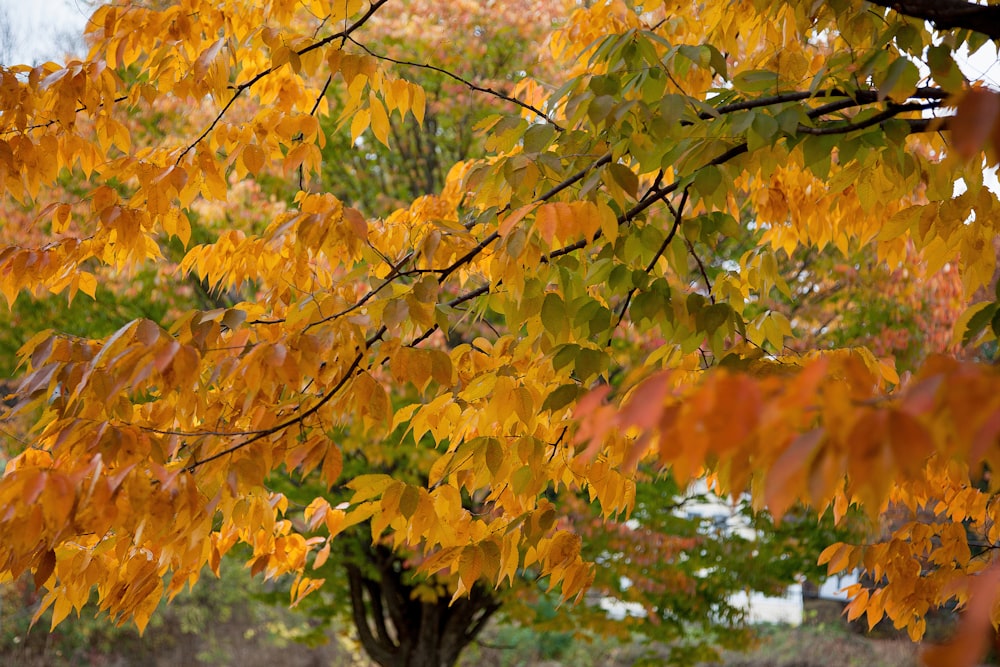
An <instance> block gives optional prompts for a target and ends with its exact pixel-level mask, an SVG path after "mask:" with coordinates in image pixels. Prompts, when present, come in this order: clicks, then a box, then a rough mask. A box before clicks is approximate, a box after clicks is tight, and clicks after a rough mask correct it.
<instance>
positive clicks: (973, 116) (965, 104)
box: [950, 88, 1000, 160]
mask: <svg viewBox="0 0 1000 667" xmlns="http://www.w3.org/2000/svg"><path fill="white" fill-rule="evenodd" d="M998 115H1000V94H997V93H994V92H993V91H991V90H986V89H985V88H974V89H972V90H970V91H968V92H967V93H966V94H965V96H964V97H962V100H961V101H960V102H959V103H958V109H957V111H956V112H955V119H954V121H952V123H951V125H950V127H951V140H952V143H953V144H954V146H955V150H956V151H957V152H958V154H959V155H960V156H961V157H962V159H964V160H968V159H969V158H971V157H973V156H974V155H976V154H977V153H979V151H981V150H982V148H983V145H984V144H986V140H987V138H989V136H990V135H991V134H992V133H993V128H994V126H995V125H996V121H997V116H998Z"/></svg>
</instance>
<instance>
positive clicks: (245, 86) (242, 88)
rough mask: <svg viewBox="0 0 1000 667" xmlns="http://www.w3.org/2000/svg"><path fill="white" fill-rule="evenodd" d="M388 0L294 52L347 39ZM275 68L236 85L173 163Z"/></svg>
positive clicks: (374, 5) (206, 134) (374, 3)
mask: <svg viewBox="0 0 1000 667" xmlns="http://www.w3.org/2000/svg"><path fill="white" fill-rule="evenodd" d="M388 1H389V0H374V2H372V3H371V6H370V7H369V8H368V11H367V12H365V13H364V15H363V16H362V17H361V18H359V19H358V20H357V21H355V22H354V23H353V24H351V25H350V26H348V27H347V28H345V29H344V30H342V31H340V32H336V33H333V34H332V35H329V36H327V37H324V38H323V39H321V40H319V41H318V42H316V43H314V44H310V45H309V46H307V47H305V48H303V49H301V50H299V51H295V53H296V54H297V55H299V56H302V55H305V54H306V53H309V52H310V51H313V50H315V49H318V48H321V47H323V46H326V45H327V44H329V43H330V42H333V41H335V40H337V39H349V38H350V36H351V33H352V32H354V31H355V30H357V29H358V28H360V27H361V26H363V25H364V24H365V23H367V22H368V19H370V18H371V17H372V16H373V15H374V14H375V12H376V11H378V9H379V7H381V6H382V5H384V4H385V3H387V2H388ZM279 67H280V65H279ZM276 69H277V68H276V67H268V68H267V69H265V70H262V71H260V72H258V73H257V74H256V75H254V76H253V77H252V78H251V79H250V80H249V81H245V82H243V83H241V84H239V85H238V86H236V89H235V90H234V91H233V96H232V97H231V98H229V101H228V102H226V104H225V106H223V107H222V109H221V110H220V111H219V113H218V114H217V115H216V116H215V118H213V119H212V122H211V123H209V125H208V127H207V128H205V131H204V132H202V133H201V135H200V136H199V137H198V138H197V139H195V140H194V142H193V143H191V145H190V146H188V147H187V148H185V149H184V150H183V151H181V154H180V155H179V156H177V161H176V162H175V163H174V164H180V162H181V159H183V157H184V156H185V155H187V154H188V153H189V152H191V151H192V150H194V147H195V146H197V145H198V144H199V143H201V141H202V140H203V139H204V138H205V137H207V136H208V135H209V134H211V132H212V130H214V129H215V126H216V125H218V123H219V121H220V120H222V117H223V116H225V115H226V112H227V111H229V108H230V107H231V106H233V103H235V102H236V100H237V99H238V98H239V97H240V95H242V94H243V93H244V92H246V91H247V90H249V89H250V88H251V87H252V86H253V85H254V84H256V83H257V82H258V81H260V80H261V79H263V78H264V77H265V76H268V75H269V74H271V73H273V72H274V71H275V70H276Z"/></svg>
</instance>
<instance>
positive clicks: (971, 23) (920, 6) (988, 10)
mask: <svg viewBox="0 0 1000 667" xmlns="http://www.w3.org/2000/svg"><path fill="white" fill-rule="evenodd" d="M869 2H871V3H872V4H873V5H878V6H879V7H886V8H887V9H891V10H893V11H895V12H897V13H899V14H902V15H903V16H909V17H912V18H915V19H923V20H925V21H930V22H931V23H933V24H934V27H935V28H937V29H938V30H952V29H955V28H963V29H966V30H972V31H974V32H979V33H982V34H984V35H987V36H988V37H989V38H990V39H994V40H997V39H1000V5H979V4H975V3H972V2H964V0H869Z"/></svg>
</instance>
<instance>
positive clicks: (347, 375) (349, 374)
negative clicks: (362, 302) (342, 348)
mask: <svg viewBox="0 0 1000 667" xmlns="http://www.w3.org/2000/svg"><path fill="white" fill-rule="evenodd" d="M384 330H385V327H382V329H381V330H380V331H381V332H384ZM380 337H381V336H380ZM364 356H365V353H364V351H361V352H358V354H357V356H355V357H354V361H352V362H351V365H350V366H349V367H348V368H347V370H346V371H345V372H344V376H343V377H342V378H340V381H339V382H337V384H336V385H334V386H333V388H332V389H331V390H330V391H328V392H326V394H324V395H323V396H322V397H321V398H320V399H319V401H317V402H316V404H315V405H313V406H312V407H311V408H309V409H308V410H306V411H305V412H303V413H302V414H300V415H298V416H297V417H294V418H292V419H289V420H286V421H283V422H281V423H280V424H277V425H275V426H272V427H271V428H269V429H266V430H263V431H260V432H258V433H256V434H255V435H253V436H251V437H249V438H247V439H246V440H244V441H243V442H238V443H236V444H235V445H233V446H231V447H227V448H226V449H224V450H222V451H221V452H216V453H215V454H212V455H210V456H208V457H206V458H204V459H202V460H201V461H196V462H195V463H192V464H191V465H189V466H188V467H187V471H188V472H194V470H195V468H197V467H199V466H202V465H204V464H206V463H210V462H211V461H215V460H216V459H221V458H222V457H224V456H228V455H229V454H232V453H233V452H236V451H238V450H240V449H243V448H244V447H246V446H248V445H250V444H253V443H255V442H257V441H258V440H262V439H264V438H266V437H268V436H269V435H273V434H274V433H277V432H279V431H281V430H283V429H286V428H288V427H289V426H293V425H295V424H301V423H302V422H303V421H305V420H306V419H307V418H308V417H310V416H312V415H314V414H316V413H317V412H318V411H319V409H320V408H321V407H323V406H324V405H326V404H327V403H329V402H330V401H331V400H332V399H333V397H334V396H336V395H337V394H338V393H339V392H340V390H341V389H343V388H344V386H345V385H346V384H347V381H348V380H350V379H351V378H353V377H354V374H355V372H356V371H357V370H358V366H360V365H361V360H362V359H363V358H364Z"/></svg>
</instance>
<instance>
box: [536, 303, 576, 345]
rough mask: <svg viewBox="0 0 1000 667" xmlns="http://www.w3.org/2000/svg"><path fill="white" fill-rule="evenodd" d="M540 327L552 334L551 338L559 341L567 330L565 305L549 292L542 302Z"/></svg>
mask: <svg viewBox="0 0 1000 667" xmlns="http://www.w3.org/2000/svg"><path fill="white" fill-rule="evenodd" d="M541 317H542V326H544V327H545V330H546V331H548V332H549V333H551V334H552V336H553V338H555V339H557V340H558V339H559V338H561V337H562V336H563V334H564V333H566V331H567V329H568V324H569V322H568V318H567V313H566V304H565V303H563V300H562V299H561V298H560V297H559V295H558V294H556V293H555V292H549V293H548V294H546V295H545V300H544V301H542V312H541Z"/></svg>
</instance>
